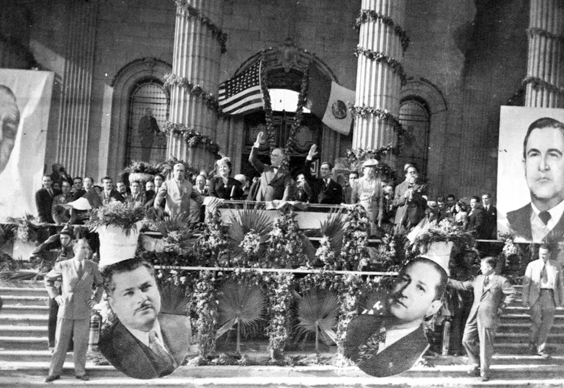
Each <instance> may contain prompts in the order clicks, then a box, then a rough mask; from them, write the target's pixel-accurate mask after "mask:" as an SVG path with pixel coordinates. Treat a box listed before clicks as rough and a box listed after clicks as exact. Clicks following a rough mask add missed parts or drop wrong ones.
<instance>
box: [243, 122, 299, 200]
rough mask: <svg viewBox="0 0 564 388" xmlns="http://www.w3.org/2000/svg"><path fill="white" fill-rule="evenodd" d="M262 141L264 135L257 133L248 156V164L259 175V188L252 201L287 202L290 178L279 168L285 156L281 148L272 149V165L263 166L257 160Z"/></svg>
mask: <svg viewBox="0 0 564 388" xmlns="http://www.w3.org/2000/svg"><path fill="white" fill-rule="evenodd" d="M263 139H264V134H263V133H262V132H259V134H258V135H257V140H256V141H255V144H254V145H253V148H252V149H251V154H250V155H249V162H250V163H251V164H252V165H253V167H254V168H255V169H256V170H257V171H258V173H259V174H260V186H259V187H258V190H257V193H256V197H255V198H254V200H255V201H273V200H277V199H281V200H284V201H287V200H289V198H290V191H291V186H292V176H291V175H290V172H289V171H288V170H286V169H285V168H282V167H281V166H282V162H283V161H284V158H285V156H286V155H285V153H284V150H283V149H282V148H274V149H273V150H272V152H271V153H270V163H271V164H272V165H270V166H269V165H267V164H263V163H262V162H261V161H260V160H259V159H258V150H259V147H260V144H261V143H262V142H263Z"/></svg>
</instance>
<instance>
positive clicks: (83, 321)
mask: <svg viewBox="0 0 564 388" xmlns="http://www.w3.org/2000/svg"><path fill="white" fill-rule="evenodd" d="M91 253H92V251H91V250H90V246H89V245H88V242H87V241H86V240H85V239H80V240H78V241H77V242H76V243H75V245H74V258H72V259H69V260H65V261H61V262H58V263H56V264H55V266H54V267H53V269H52V270H51V271H49V273H47V275H45V287H46V288H47V292H48V293H49V296H50V297H51V298H53V299H55V300H56V301H57V303H58V304H59V314H58V319H57V331H56V336H55V340H56V342H55V352H54V353H53V358H52V359H51V365H50V366H49V375H48V376H47V378H46V379H45V382H46V383H50V382H51V381H54V380H57V379H60V378H61V373H62V372H63V364H64V362H65V356H66V354H67V350H68V348H69V342H70V340H71V337H72V338H73V340H74V351H73V363H74V373H75V376H76V378H77V379H79V380H83V381H88V380H89V378H88V376H87V375H86V369H85V365H86V352H87V350H88V333H89V330H88V329H89V326H90V325H89V324H90V310H91V309H92V307H93V306H94V305H95V304H97V303H99V302H100V299H102V292H103V288H102V276H101V275H100V272H99V271H98V265H97V264H96V263H94V262H93V261H90V260H87V259H86V258H87V257H90V255H91ZM59 278H60V279H61V290H60V291H58V290H57V288H55V280H56V279H59ZM93 286H95V292H93V289H94V287H93Z"/></svg>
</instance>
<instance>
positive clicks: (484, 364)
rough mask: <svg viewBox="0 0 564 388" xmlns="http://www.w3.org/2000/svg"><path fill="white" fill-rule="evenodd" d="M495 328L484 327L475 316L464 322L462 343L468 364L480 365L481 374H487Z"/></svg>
mask: <svg viewBox="0 0 564 388" xmlns="http://www.w3.org/2000/svg"><path fill="white" fill-rule="evenodd" d="M494 337H495V329H494V328H491V329H488V328H485V327H483V326H482V325H480V323H479V322H478V319H477V317H473V318H472V319H470V320H468V322H466V326H465V327H464V335H463V336H462V345H463V346H464V349H466V353H467V354H468V358H469V361H470V364H472V365H473V366H474V367H478V366H479V367H480V369H481V374H482V375H485V374H488V373H489V371H490V364H491V361H492V355H493V348H494Z"/></svg>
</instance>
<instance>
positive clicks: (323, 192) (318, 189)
mask: <svg viewBox="0 0 564 388" xmlns="http://www.w3.org/2000/svg"><path fill="white" fill-rule="evenodd" d="M316 150H317V146H316V145H315V144H314V145H312V146H311V148H310V149H309V153H308V155H307V157H306V161H305V166H304V177H305V179H306V181H307V183H308V184H309V186H310V188H311V192H312V193H311V200H310V202H312V203H323V204H327V205H339V204H340V203H342V202H343V187H342V186H341V185H340V184H338V183H337V182H335V181H334V180H333V179H331V170H333V166H332V165H331V163H329V162H323V163H321V167H320V168H319V178H315V177H313V176H312V175H311V163H312V162H313V159H314V158H315V157H316V156H317V151H316Z"/></svg>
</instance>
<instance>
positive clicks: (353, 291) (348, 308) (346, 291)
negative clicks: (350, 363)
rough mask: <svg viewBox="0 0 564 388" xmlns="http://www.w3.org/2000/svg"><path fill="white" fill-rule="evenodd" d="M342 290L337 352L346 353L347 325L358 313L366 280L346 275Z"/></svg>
mask: <svg viewBox="0 0 564 388" xmlns="http://www.w3.org/2000/svg"><path fill="white" fill-rule="evenodd" d="M341 282H342V291H343V292H339V294H338V297H339V305H340V308H339V320H338V321H337V322H338V323H337V352H338V354H339V355H343V354H344V353H345V338H346V333H347V326H348V325H349V323H350V321H352V320H353V319H354V318H355V317H356V316H357V315H358V303H359V301H360V298H359V297H360V295H361V294H362V291H363V290H362V288H363V286H364V282H363V281H362V278H361V277H360V276H359V275H349V276H344V277H343V278H342V280H341Z"/></svg>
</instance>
